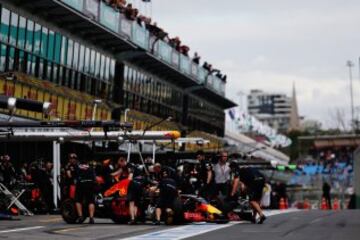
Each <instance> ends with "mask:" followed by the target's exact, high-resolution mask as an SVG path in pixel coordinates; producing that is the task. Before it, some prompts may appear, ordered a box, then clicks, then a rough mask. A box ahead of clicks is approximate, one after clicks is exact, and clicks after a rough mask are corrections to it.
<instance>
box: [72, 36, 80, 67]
mask: <svg viewBox="0 0 360 240" xmlns="http://www.w3.org/2000/svg"><path fill="white" fill-rule="evenodd" d="M79 48H80V45H79V43H78V42H75V43H74V59H73V64H72V65H73V68H74V69H75V70H77V69H78V66H79V50H80V49H79Z"/></svg>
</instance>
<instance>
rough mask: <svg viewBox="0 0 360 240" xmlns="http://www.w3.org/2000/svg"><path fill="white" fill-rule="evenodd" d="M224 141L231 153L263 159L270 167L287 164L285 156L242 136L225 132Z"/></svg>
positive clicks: (287, 158) (287, 159)
mask: <svg viewBox="0 0 360 240" xmlns="http://www.w3.org/2000/svg"><path fill="white" fill-rule="evenodd" d="M225 141H227V143H228V144H229V145H230V147H231V150H232V151H237V152H241V153H251V155H252V156H254V157H255V158H259V159H263V160H264V161H267V162H270V163H271V164H272V165H285V166H287V165H288V164H289V161H290V158H289V157H288V156H287V155H285V154H284V153H282V152H280V151H278V150H276V149H274V148H271V147H268V146H266V145H265V144H263V143H260V142H256V141H255V140H253V139H252V138H249V137H247V136H245V135H244V134H240V133H233V132H229V131H225Z"/></svg>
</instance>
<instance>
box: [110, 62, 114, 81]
mask: <svg viewBox="0 0 360 240" xmlns="http://www.w3.org/2000/svg"><path fill="white" fill-rule="evenodd" d="M114 78H115V60H114V59H111V63H110V76H109V80H110V82H111V83H113V82H114Z"/></svg>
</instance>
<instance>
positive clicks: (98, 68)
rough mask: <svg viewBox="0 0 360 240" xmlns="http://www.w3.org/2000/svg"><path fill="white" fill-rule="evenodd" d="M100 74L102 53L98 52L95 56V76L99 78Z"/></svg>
mask: <svg viewBox="0 0 360 240" xmlns="http://www.w3.org/2000/svg"><path fill="white" fill-rule="evenodd" d="M99 75H100V53H99V52H97V53H96V58H95V77H97V78H98V77H99Z"/></svg>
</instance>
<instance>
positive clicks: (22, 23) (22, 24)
mask: <svg viewBox="0 0 360 240" xmlns="http://www.w3.org/2000/svg"><path fill="white" fill-rule="evenodd" d="M25 35H26V18H24V17H20V19H19V35H18V47H19V48H22V49H24V48H25Z"/></svg>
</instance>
